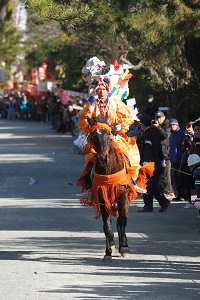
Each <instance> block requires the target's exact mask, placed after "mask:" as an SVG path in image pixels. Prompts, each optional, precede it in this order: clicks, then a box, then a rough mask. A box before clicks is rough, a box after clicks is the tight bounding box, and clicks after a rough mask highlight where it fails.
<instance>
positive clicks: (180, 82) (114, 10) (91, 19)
mask: <svg viewBox="0 0 200 300" xmlns="http://www.w3.org/2000/svg"><path fill="white" fill-rule="evenodd" d="M25 2H26V5H27V8H28V11H29V13H31V14H33V15H34V16H35V18H36V20H38V21H39V22H44V21H46V20H57V21H58V22H60V24H61V26H62V29H63V30H64V31H65V33H67V34H68V35H70V36H71V37H72V39H71V41H70V42H69V43H67V44H66V45H65V47H66V48H65V47H64V46H63V47H60V50H59V52H60V58H59V59H60V61H62V59H64V61H63V66H64V68H63V70H64V72H65V77H63V82H64V83H65V84H66V85H72V86H73V87H75V86H76V87H77V88H78V87H80V70H81V68H82V66H83V65H84V62H85V61H86V60H87V59H88V58H90V57H91V56H98V57H99V58H102V59H104V60H105V61H106V63H112V62H113V60H114V59H118V60H119V62H126V63H130V64H131V65H132V66H133V69H134V68H135V69H136V67H137V65H138V63H140V66H142V69H141V70H140V72H139V71H136V72H138V76H137V80H138V82H140V85H138V86H135V87H134V89H135V90H134V93H135V94H138V95H141V98H142V97H143V96H145V94H146V93H147V92H150V90H152V92H154V91H158V92H159V93H161V92H163V93H164V94H166V93H167V94H168V100H167V103H170V104H172V107H173V109H174V111H173V113H174V116H175V114H176V111H177V110H178V109H179V107H180V106H181V105H182V104H183V102H184V103H186V102H187V99H188V97H189V96H190V98H191V99H193V101H196V100H195V99H196V98H197V97H198V96H197V95H198V93H196V92H195V93H194V86H196V87H199V81H200V76H199V71H197V69H198V68H196V67H195V65H196V64H195V62H194V61H193V60H192V54H191V49H192V48H193V47H194V44H195V42H194V41H196V40H198V39H199V37H200V8H199V3H198V2H199V1H196V0H190V1H189V0H188V1H186V0H185V1H184V0H172V1H167V0H166V1H165V0H162V1H161V0H159V1H158V0H157V1H153V0H152V1H150V0H143V1H136V0H135V1H134V0H129V1H128V0H108V1H100V0H77V1H61V0H57V1H56V0H55V1H53V0H27V1H25ZM191 41H193V43H191ZM195 47H196V46H195ZM63 49H65V52H64V50H63ZM197 52H198V51H197ZM197 52H195V53H197ZM44 53H45V51H44ZM198 53H199V52H198ZM198 53H197V54H196V55H195V59H196V60H199V58H200V57H199V54H198ZM82 62H83V63H82ZM81 63H82V64H81ZM76 68H77V70H76ZM69 72H70V74H71V76H69V75H68V73H69ZM143 87H144V88H143ZM141 91H143V93H144V94H143V95H142V93H141ZM188 95H189V96H188ZM143 98H145V97H143ZM172 98H173V103H171V102H170V101H172V100H170V99H172Z"/></svg>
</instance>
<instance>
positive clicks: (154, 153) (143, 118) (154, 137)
mask: <svg viewBox="0 0 200 300" xmlns="http://www.w3.org/2000/svg"><path fill="white" fill-rule="evenodd" d="M139 119H140V122H141V128H142V130H143V135H141V136H140V138H142V144H143V146H142V153H140V155H141V163H142V165H145V164H146V163H148V162H155V170H154V174H153V176H152V177H150V178H149V180H148V185H147V193H146V194H143V200H144V208H143V209H142V210H139V211H138V212H153V197H155V198H156V199H157V201H158V202H159V204H160V206H161V208H160V210H159V212H164V211H166V210H167V208H168V206H169V204H170V201H169V200H168V199H167V198H166V197H165V196H164V194H163V192H162V189H161V187H160V185H159V181H160V176H161V174H162V169H163V167H162V163H161V162H162V161H163V153H162V146H161V136H160V133H159V132H158V130H157V129H156V128H152V127H151V121H152V120H151V116H148V115H140V116H139ZM140 143H141V141H140Z"/></svg>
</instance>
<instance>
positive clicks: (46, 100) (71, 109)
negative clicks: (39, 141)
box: [0, 92, 87, 136]
mask: <svg viewBox="0 0 200 300" xmlns="http://www.w3.org/2000/svg"><path fill="white" fill-rule="evenodd" d="M86 102H87V101H86V100H85V99H80V97H79V96H75V97H71V98H70V99H69V101H68V102H67V103H63V102H62V101H61V99H60V98H59V97H58V96H56V95H54V94H53V93H48V95H46V96H45V97H44V96H43V97H34V96H29V97H28V96H27V95H26V94H25V93H20V92H17V93H7V92H5V93H4V95H0V118H1V119H8V120H13V121H14V120H16V119H18V120H27V121H28V120H30V121H35V122H44V123H46V122H50V123H51V124H52V128H53V129H55V130H56V131H57V132H60V133H63V134H64V133H69V134H71V135H73V136H76V135H77V120H78V117H79V114H80V112H81V110H82V109H83V106H84V105H85V103H86Z"/></svg>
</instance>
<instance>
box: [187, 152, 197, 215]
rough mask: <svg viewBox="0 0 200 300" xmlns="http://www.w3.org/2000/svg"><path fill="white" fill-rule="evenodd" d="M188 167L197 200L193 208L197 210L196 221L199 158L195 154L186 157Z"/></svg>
mask: <svg viewBox="0 0 200 300" xmlns="http://www.w3.org/2000/svg"><path fill="white" fill-rule="evenodd" d="M187 162H188V167H190V169H191V171H192V174H193V177H194V180H195V189H196V193H197V198H196V199H195V207H196V208H198V210H199V215H198V216H197V219H200V157H199V155H197V154H191V155H190V156H189V157H188V160H187Z"/></svg>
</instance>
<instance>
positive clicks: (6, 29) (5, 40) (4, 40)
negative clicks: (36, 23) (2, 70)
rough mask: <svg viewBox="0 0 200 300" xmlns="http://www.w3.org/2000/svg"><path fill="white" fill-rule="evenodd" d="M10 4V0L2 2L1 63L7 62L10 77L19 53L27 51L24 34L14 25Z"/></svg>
mask: <svg viewBox="0 0 200 300" xmlns="http://www.w3.org/2000/svg"><path fill="white" fill-rule="evenodd" d="M10 4H11V2H10V1H4V2H3V1H2V2H1V9H2V11H3V10H4V11H5V13H4V16H1V17H2V18H1V19H0V63H2V62H5V66H6V74H7V76H8V77H9V76H10V67H11V65H12V64H15V63H16V57H17V55H19V54H23V53H24V51H25V47H24V44H23V42H22V35H21V34H20V33H19V32H18V30H17V28H16V27H15V26H14V25H13V20H12V7H11V8H10ZM2 5H3V6H2Z"/></svg>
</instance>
